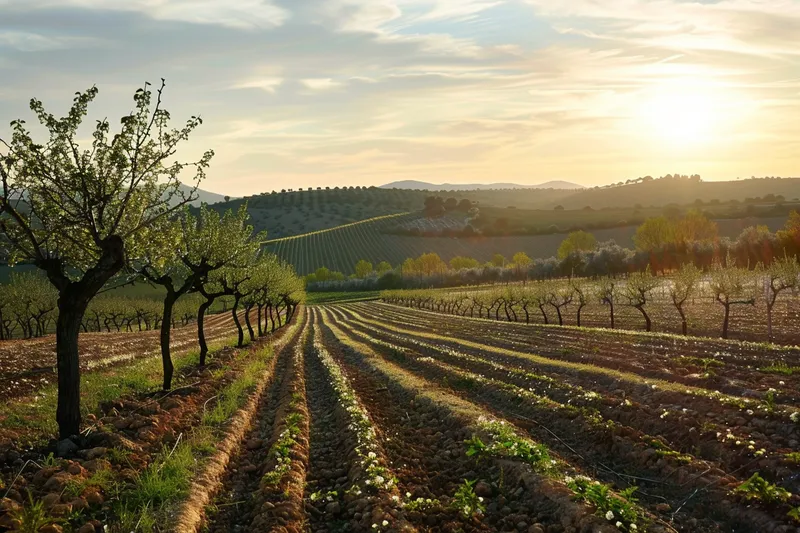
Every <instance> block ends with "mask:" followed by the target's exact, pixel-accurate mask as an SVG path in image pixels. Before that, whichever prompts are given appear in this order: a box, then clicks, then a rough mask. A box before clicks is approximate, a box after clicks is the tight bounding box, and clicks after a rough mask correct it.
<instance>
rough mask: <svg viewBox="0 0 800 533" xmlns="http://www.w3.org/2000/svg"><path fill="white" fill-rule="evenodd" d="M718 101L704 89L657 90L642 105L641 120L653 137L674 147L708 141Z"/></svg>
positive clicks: (713, 131)
mask: <svg viewBox="0 0 800 533" xmlns="http://www.w3.org/2000/svg"><path fill="white" fill-rule="evenodd" d="M717 104H718V102H716V101H715V99H714V95H713V94H712V93H711V92H709V91H706V90H702V89H697V88H695V89H692V88H685V87H675V86H668V87H659V88H658V89H656V90H655V91H653V92H652V93H651V94H650V95H649V96H648V97H647V98H645V99H644V101H643V102H642V109H641V111H640V117H641V119H642V120H643V122H645V124H644V125H645V127H647V128H648V129H649V130H650V131H651V132H652V134H653V136H655V137H658V138H660V139H662V140H663V141H665V142H669V143H671V144H673V145H679V146H689V145H697V144H701V143H706V142H708V141H711V140H712V139H713V137H714V135H715V133H717V126H718V123H719V118H720V117H719V114H718V109H719V108H718V105H717Z"/></svg>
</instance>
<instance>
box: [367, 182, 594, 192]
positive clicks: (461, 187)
mask: <svg viewBox="0 0 800 533" xmlns="http://www.w3.org/2000/svg"><path fill="white" fill-rule="evenodd" d="M380 188H381V189H410V190H422V191H432V192H436V191H487V190H504V189H570V190H575V189H583V188H584V187H583V185H578V184H577V183H570V182H568V181H548V182H546V183H540V184H538V185H520V184H518V183H488V184H487V183H470V184H461V183H440V184H437V183H428V182H425V181H414V180H405V181H393V182H391V183H387V184H386V185H381V186H380Z"/></svg>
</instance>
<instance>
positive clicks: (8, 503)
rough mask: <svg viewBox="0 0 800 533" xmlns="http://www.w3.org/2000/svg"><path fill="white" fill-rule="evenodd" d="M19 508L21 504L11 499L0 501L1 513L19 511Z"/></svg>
mask: <svg viewBox="0 0 800 533" xmlns="http://www.w3.org/2000/svg"><path fill="white" fill-rule="evenodd" d="M19 508H20V505H19V503H17V502H15V501H14V500H12V499H10V498H3V499H0V511H5V512H9V511H17V510H19Z"/></svg>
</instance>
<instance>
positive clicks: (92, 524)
mask: <svg viewBox="0 0 800 533" xmlns="http://www.w3.org/2000/svg"><path fill="white" fill-rule="evenodd" d="M295 329H296V328H283V329H280V330H278V331H277V332H275V333H274V334H270V335H266V336H264V337H263V338H261V339H259V340H258V341H256V342H255V343H253V344H252V345H249V346H247V347H245V348H242V349H237V348H232V347H225V348H222V349H221V350H217V351H215V352H212V353H211V354H210V358H209V363H208V364H207V365H206V366H205V367H202V368H201V367H197V366H187V367H184V368H183V369H182V370H181V371H180V372H179V373H178V375H176V377H175V388H174V389H173V390H172V391H170V392H163V391H157V392H152V393H142V394H137V395H134V396H126V397H123V398H120V399H118V400H115V401H113V402H105V403H102V404H101V405H100V408H99V410H98V412H97V413H91V414H89V415H87V416H86V417H85V427H84V429H83V431H82V433H81V435H80V436H79V437H75V438H73V439H70V440H68V441H63V442H61V443H59V444H58V446H56V443H55V442H54V441H51V442H50V443H49V444H43V445H41V446H36V447H33V448H26V449H20V448H18V447H16V446H15V445H14V443H11V445H10V446H9V447H4V448H3V449H2V450H0V486H2V487H4V490H3V495H4V497H3V498H2V499H0V531H5V530H13V531H15V530H19V529H20V528H25V527H31V526H30V524H29V523H28V525H26V522H25V521H26V520H27V521H30V520H33V517H34V516H39V518H38V520H39V524H40V525H39V527H38V531H40V532H44V533H61V532H62V531H64V530H67V531H79V532H80V533H92V532H101V531H117V530H118V529H119V526H120V524H122V523H124V515H125V514H126V513H130V512H133V511H135V510H137V509H135V506H140V509H139V510H141V508H144V507H151V508H153V509H155V508H156V507H158V506H159V505H161V504H159V498H161V493H158V492H154V493H151V495H150V496H149V498H150V500H149V501H147V502H138V501H137V500H136V498H137V497H139V496H141V495H142V492H137V486H140V485H141V484H142V483H146V481H144V480H145V479H148V480H150V481H151V482H152V481H154V479H153V478H152V476H154V475H155V476H158V474H157V473H156V472H157V470H154V468H156V467H154V466H153V465H154V464H157V462H158V461H161V460H164V457H168V456H169V453H168V452H170V450H172V451H173V452H174V451H175V450H176V449H177V447H178V445H179V444H180V443H182V442H186V440H187V439H189V438H190V437H191V436H192V435H195V434H196V432H197V431H198V428H200V427H201V426H202V425H203V421H204V417H205V416H206V414H207V413H209V411H210V410H212V409H213V407H214V405H215V403H216V402H219V401H221V400H220V396H219V395H220V393H221V391H223V390H225V389H226V387H228V386H229V385H231V384H232V383H233V382H234V381H235V380H237V379H238V378H239V377H240V376H241V375H242V372H243V371H244V369H245V367H247V366H248V365H250V364H251V363H252V361H254V360H256V359H258V360H260V359H263V360H264V361H265V362H264V365H263V368H264V372H265V373H266V374H268V375H269V374H271V367H272V365H273V364H274V361H275V358H273V357H271V356H270V355H269V351H268V350H269V347H270V345H273V346H275V347H276V349H277V350H278V351H280V347H281V346H282V345H283V343H285V342H287V341H288V339H287V338H286V334H287V332H289V334H290V335H291V332H293V331H294V330H295ZM259 358H260V359H259ZM226 423H227V421H225V420H223V421H221V424H222V425H221V426H219V427H215V426H208V425H205V427H206V428H207V429H205V431H212V432H213V431H223V432H224V430H225V424H226ZM213 452H214V449H213V448H207V449H206V448H198V449H197V450H196V452H195V453H197V455H196V456H195V460H199V459H204V460H205V459H207V458H209V457H210V456H211V454H213ZM188 481H189V480H184V481H183V482H188ZM181 490H185V489H181ZM164 491H165V493H166V492H169V491H168V490H167V489H166V488H165V489H164ZM144 494H147V492H145V493H144ZM167 504H168V502H167V503H163V505H167ZM39 505H41V507H38V506H39ZM169 505H171V504H169ZM36 509H39V510H38V511H36ZM32 513H35V514H32ZM161 525H163V524H161ZM140 526H141V527H142V528H143V529H142V531H144V530H145V529H144V528H145V525H144V524H140ZM107 527H108V528H110V529H105V528H107Z"/></svg>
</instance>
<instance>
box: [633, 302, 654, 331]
mask: <svg viewBox="0 0 800 533" xmlns="http://www.w3.org/2000/svg"><path fill="white" fill-rule="evenodd" d="M634 307H636V309H638V310H639V312H640V313H642V316H643V317H644V323H645V331H652V329H653V323H652V321H651V320H650V316H649V315H648V314H647V311H645V310H644V306H643V305H636V306H634Z"/></svg>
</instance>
